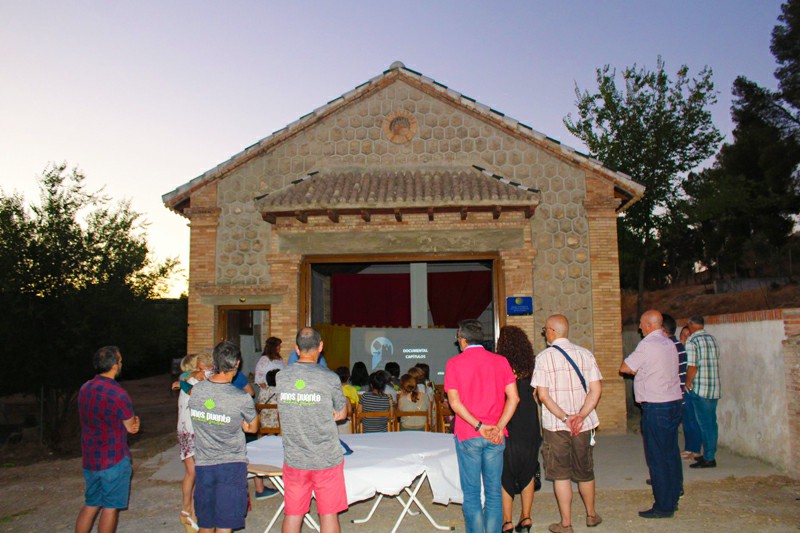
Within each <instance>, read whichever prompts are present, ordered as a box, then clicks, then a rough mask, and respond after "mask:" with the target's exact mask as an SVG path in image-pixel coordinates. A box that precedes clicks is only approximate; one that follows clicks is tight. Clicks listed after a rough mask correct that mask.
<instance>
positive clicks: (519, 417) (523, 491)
mask: <svg viewBox="0 0 800 533" xmlns="http://www.w3.org/2000/svg"><path fill="white" fill-rule="evenodd" d="M497 353H499V354H500V355H503V356H505V357H506V359H508V362H509V363H510V364H511V370H513V371H514V375H515V376H516V378H517V390H518V391H519V400H520V401H519V405H518V406H517V410H516V411H515V412H514V416H513V417H512V418H511V420H510V421H509V423H508V426H507V429H508V438H507V439H506V449H505V451H504V452H503V477H502V481H503V531H504V532H505V531H513V530H516V531H518V532H519V531H522V530H526V531H528V532H529V531H530V529H531V524H532V521H531V508H532V507H533V493H534V475H535V474H536V470H537V469H538V467H539V446H540V445H541V444H542V432H541V430H540V428H539V411H538V409H537V407H536V400H535V399H534V397H533V387H531V375H532V374H533V359H534V354H533V346H531V341H530V340H529V339H528V336H527V335H526V334H525V332H524V331H522V330H521V329H520V328H518V327H516V326H504V327H503V328H501V329H500V337H499V339H498V340H497ZM516 494H519V495H520V497H521V499H522V509H521V510H520V515H519V522H517V525H516V527H514V522H512V520H511V512H512V507H513V504H514V495H516ZM508 526H512V527H510V528H509V527H508Z"/></svg>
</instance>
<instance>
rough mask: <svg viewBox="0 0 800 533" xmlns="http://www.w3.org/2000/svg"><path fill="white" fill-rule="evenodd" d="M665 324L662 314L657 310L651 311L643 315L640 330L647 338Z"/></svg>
mask: <svg viewBox="0 0 800 533" xmlns="http://www.w3.org/2000/svg"><path fill="white" fill-rule="evenodd" d="M663 323H664V317H662V316H661V313H659V312H658V311H656V310H655V309H650V310H649V311H645V312H644V313H643V314H642V318H641V319H640V320H639V329H641V330H642V333H643V334H644V335H645V336H647V335H649V334H650V333H652V332H654V331H655V330H657V329H661V325H662V324H663Z"/></svg>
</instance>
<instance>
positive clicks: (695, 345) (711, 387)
mask: <svg viewBox="0 0 800 533" xmlns="http://www.w3.org/2000/svg"><path fill="white" fill-rule="evenodd" d="M704 327H705V320H704V319H703V317H701V316H693V317H691V318H690V319H689V332H690V335H689V338H688V339H687V340H686V358H687V361H688V365H689V366H688V367H687V369H686V391H687V396H686V400H687V401H689V402H691V404H692V408H693V411H694V414H695V418H697V423H698V425H699V426H700V435H701V438H702V441H703V456H702V457H700V458H698V459H697V462H695V463H694V464H691V465H689V468H715V467H716V466H717V460H716V455H717V434H718V431H717V402H718V401H719V397H720V393H721V387H720V380H719V344H717V339H715V338H714V336H713V335H711V334H710V333H708V332H707V331H706V330H705V329H704Z"/></svg>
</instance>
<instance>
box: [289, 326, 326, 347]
mask: <svg viewBox="0 0 800 533" xmlns="http://www.w3.org/2000/svg"><path fill="white" fill-rule="evenodd" d="M295 342H296V343H297V349H298V350H300V351H301V352H307V351H309V350H313V349H315V348H318V347H319V343H321V342H322V335H320V334H319V331H317V330H315V329H314V328H303V329H301V330H300V331H298V332H297V337H295Z"/></svg>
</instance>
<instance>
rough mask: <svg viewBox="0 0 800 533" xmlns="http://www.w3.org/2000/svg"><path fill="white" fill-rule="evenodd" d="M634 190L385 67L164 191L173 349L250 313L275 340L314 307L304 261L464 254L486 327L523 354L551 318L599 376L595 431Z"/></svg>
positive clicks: (539, 137)
mask: <svg viewBox="0 0 800 533" xmlns="http://www.w3.org/2000/svg"><path fill="white" fill-rule="evenodd" d="M643 193H644V187H643V186H642V185H640V184H638V183H636V182H635V181H633V180H632V179H631V178H629V177H628V176H626V175H624V174H622V173H619V172H616V171H613V170H611V169H608V168H606V167H604V166H603V165H602V164H600V163H599V162H598V161H596V160H594V159H591V158H590V157H588V156H586V155H583V154H581V153H579V152H577V151H575V150H573V149H571V148H568V147H566V146H564V145H562V144H560V143H559V142H558V141H555V140H553V139H551V138H549V137H547V136H545V135H543V134H541V133H539V132H537V131H535V130H533V129H532V128H530V127H529V126H527V125H525V124H522V123H521V122H518V121H517V120H514V119H512V118H510V117H507V116H505V115H503V114H502V113H500V112H499V111H496V110H494V109H490V108H489V107H487V106H485V105H483V104H480V103H478V102H476V101H475V100H474V99H472V98H469V97H467V96H465V95H463V94H461V93H458V92H456V91H454V90H452V89H450V88H448V87H446V86H444V85H442V84H440V83H437V82H436V81H435V80H433V79H431V78H428V77H426V76H424V75H422V74H420V73H418V72H415V71H413V70H411V69H409V68H407V67H405V66H404V65H403V64H402V63H399V62H396V63H394V64H392V65H391V67H390V68H389V69H388V70H386V71H385V72H383V73H382V74H380V75H379V76H376V77H375V78H373V79H371V80H369V81H367V82H366V83H364V84H362V85H359V86H358V87H356V88H355V89H353V90H351V91H349V92H347V93H345V94H343V95H342V96H339V97H338V98H335V99H333V100H331V101H330V102H328V103H327V104H325V105H323V106H322V107H319V108H318V109H315V110H314V111H312V112H311V113H309V114H307V115H305V116H303V117H301V118H300V119H298V120H297V121H295V122H293V123H292V124H289V125H288V126H286V127H285V128H283V129H281V130H278V131H276V132H274V133H273V134H272V135H270V136H268V137H266V138H264V139H262V140H260V141H258V142H256V143H255V144H253V145H252V146H250V147H248V148H246V149H245V150H244V151H242V152H240V153H238V154H236V155H234V156H233V157H231V158H230V159H228V160H227V161H225V162H223V163H221V164H220V165H218V166H217V167H215V168H212V169H211V170H209V171H208V172H206V173H204V174H203V175H201V176H199V177H197V178H195V179H193V180H192V181H190V182H188V183H186V184H184V185H181V186H180V187H178V188H177V189H175V190H173V191H171V192H169V193H167V194H165V195H164V197H163V201H164V203H165V205H166V206H167V207H168V208H170V209H172V210H173V211H175V212H177V213H179V214H181V215H183V216H185V217H186V218H187V219H188V220H189V226H190V228H191V252H190V262H189V326H188V333H187V334H188V346H189V351H196V350H199V349H204V348H208V347H210V346H212V345H213V344H214V343H215V342H216V341H218V340H220V339H222V338H225V336H226V332H227V331H229V328H230V327H231V324H230V321H231V320H238V318H236V317H237V316H241V315H236V314H235V313H234V314H231V311H234V312H236V311H237V310H254V309H255V310H260V311H263V312H262V313H261V314H260V315H259V317H260V318H259V320H257V321H259V322H260V323H259V324H258V326H260V327H257V328H256V329H255V331H256V333H254V334H255V335H261V336H262V337H264V336H266V335H267V334H271V335H275V336H278V337H281V338H283V339H285V340H286V339H293V338H294V334H295V332H296V331H297V328H298V326H303V325H306V324H312V323H316V322H317V321H319V319H320V318H323V319H324V318H328V317H327V316H322V317H320V316H314V317H312V313H313V312H312V307H315V306H312V297H314V296H312V293H315V290H314V289H313V286H314V285H315V281H314V278H315V274H314V273H315V272H323V273H324V269H316V270H315V268H316V267H319V266H320V265H322V266H324V265H326V264H336V265H346V264H349V263H360V264H364V263H366V264H373V265H380V264H381V263H387V262H391V263H395V264H396V263H406V264H410V265H416V264H420V263H423V264H425V263H437V264H462V263H464V264H466V263H469V264H480V265H483V267H484V268H488V269H490V270H491V279H492V286H491V290H492V296H493V305H492V306H491V308H490V309H491V321H492V322H493V325H494V328H493V329H494V333H495V334H496V333H497V331H498V329H499V327H500V326H502V325H505V324H513V325H517V326H520V327H521V328H522V329H524V330H525V331H526V332H527V333H528V335H529V336H530V338H531V340H533V341H534V346H535V348H536V349H537V351H538V350H539V349H541V348H543V341H542V339H541V337H540V335H539V330H540V329H541V327H542V325H543V324H544V320H545V318H546V317H547V316H548V315H550V314H552V313H555V312H560V313H563V314H565V315H566V316H567V317H568V318H569V320H570V322H571V324H572V331H571V335H570V337H571V338H572V340H573V341H574V342H577V343H579V344H581V345H583V346H586V347H587V348H589V349H591V350H592V351H593V352H594V353H595V355H596V357H597V360H598V363H599V364H600V368H601V371H602V373H603V375H604V378H605V379H604V390H603V401H602V402H601V404H600V408H599V410H600V416H601V420H602V424H603V428H605V429H607V430H624V428H625V388H624V385H623V382H622V380H621V378H619V377H618V375H617V368H618V367H619V362H620V360H621V357H622V341H621V319H620V293H619V261H618V250H617V233H616V232H617V226H616V219H617V216H618V214H619V213H620V212H621V211H622V210H624V209H625V208H626V207H628V206H630V205H631V204H632V203H633V202H635V201H636V200H638V199H639V198H640V197H641V196H642V194H643ZM323 277H324V276H323ZM320 290H322V291H323V292H324V291H325V287H324V283H323V287H322V289H320ZM317 292H319V291H317ZM507 296H532V298H533V313H532V315H522V316H507V314H506V308H505V302H506V297H507ZM316 297H319V296H316ZM322 297H323V298H325V297H327V296H322ZM231 317H234V318H231ZM312 318H313V320H312ZM417 325H419V324H417ZM423 325H424V324H423ZM251 326H252V325H251ZM289 344H291V342H286V345H287V346H288V345H289ZM286 351H288V350H286Z"/></svg>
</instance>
